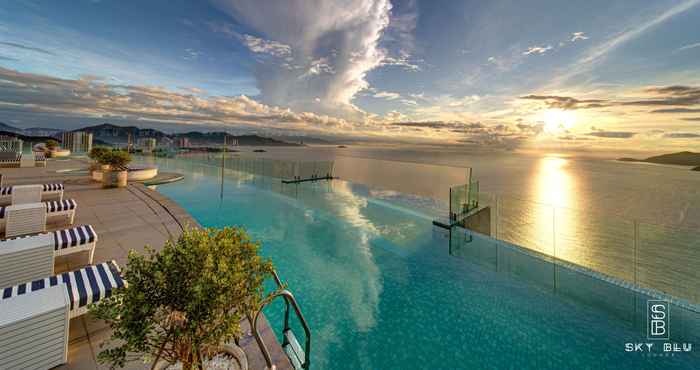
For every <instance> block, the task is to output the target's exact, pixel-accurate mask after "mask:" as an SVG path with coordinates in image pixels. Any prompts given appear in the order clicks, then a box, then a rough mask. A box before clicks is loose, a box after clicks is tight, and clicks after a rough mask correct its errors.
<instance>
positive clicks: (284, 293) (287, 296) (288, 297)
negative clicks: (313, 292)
mask: <svg viewBox="0 0 700 370" xmlns="http://www.w3.org/2000/svg"><path fill="white" fill-rule="evenodd" d="M272 277H273V278H274V279H275V283H276V284H277V287H278V288H282V287H283V286H284V285H283V284H282V281H281V280H280V278H279V276H278V275H277V272H276V271H275V270H272ZM278 297H283V298H284V302H285V312H284V329H283V333H286V332H287V331H288V330H291V328H290V327H289V305H290V303H291V305H292V308H294V313H295V314H296V315H297V317H298V318H299V321H300V322H301V326H302V327H303V329H304V334H305V335H306V341H305V345H304V363H303V364H301V367H302V369H309V363H310V354H311V329H309V325H308V324H307V322H306V319H305V318H304V315H303V314H302V313H301V309H300V308H299V304H298V303H297V301H296V299H295V298H294V295H293V294H292V292H290V291H289V290H287V289H282V290H281V291H279V292H277V293H275V294H273V295H272V296H271V297H270V299H269V300H268V301H267V302H265V303H264V304H263V305H262V306H261V307H260V309H259V310H258V311H257V312H256V313H255V317H254V318H253V320H252V323H251V326H252V331H253V335H254V336H255V341H256V342H257V343H258V346H259V347H260V351H261V352H262V354H263V357H264V358H265V362H266V363H267V368H268V369H270V370H274V369H276V366H275V365H274V364H273V363H272V357H271V356H270V351H269V350H268V349H267V346H266V345H265V342H263V340H262V337H261V336H260V333H259V332H258V318H259V317H260V314H261V313H262V310H263V309H264V308H265V306H267V305H268V304H270V302H272V301H273V300H275V299H276V298H278ZM248 321H249V322H250V321H251V319H250V316H248ZM284 341H285V342H286V341H287V337H286V336H285V339H284ZM282 345H283V346H284V345H285V343H283V344H282ZM290 360H291V359H290Z"/></svg>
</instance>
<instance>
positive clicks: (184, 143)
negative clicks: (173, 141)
mask: <svg viewBox="0 0 700 370" xmlns="http://www.w3.org/2000/svg"><path fill="white" fill-rule="evenodd" d="M177 147H178V148H189V147H190V139H188V138H186V137H181V138H179V139H177Z"/></svg>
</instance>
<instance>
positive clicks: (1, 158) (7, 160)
mask: <svg viewBox="0 0 700 370" xmlns="http://www.w3.org/2000/svg"><path fill="white" fill-rule="evenodd" d="M21 158H22V153H7V152H2V153H0V167H2V168H17V167H19V166H20V159H21Z"/></svg>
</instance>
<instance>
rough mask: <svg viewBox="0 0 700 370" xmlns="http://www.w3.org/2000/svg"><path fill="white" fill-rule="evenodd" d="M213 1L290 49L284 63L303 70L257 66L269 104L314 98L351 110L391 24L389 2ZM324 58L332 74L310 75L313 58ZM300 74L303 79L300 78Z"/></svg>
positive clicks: (301, 103)
mask: <svg viewBox="0 0 700 370" xmlns="http://www.w3.org/2000/svg"><path fill="white" fill-rule="evenodd" d="M215 3H216V4H217V6H218V7H219V8H220V9H221V10H223V11H224V12H226V13H227V14H229V15H230V16H231V17H232V18H234V19H235V20H236V21H237V22H239V23H242V24H245V25H247V26H248V27H250V28H251V29H253V30H255V32H257V33H258V34H260V35H262V36H264V37H265V38H268V39H272V40H277V42H280V43H283V44H284V45H289V46H290V48H291V50H293V53H292V59H293V60H291V61H288V63H289V64H288V65H296V66H301V68H300V71H301V72H299V71H297V70H296V69H290V68H285V67H283V66H282V65H270V64H261V65H258V66H257V70H256V73H255V74H256V78H257V81H258V85H259V86H258V87H259V89H260V91H261V95H262V99H263V101H265V102H267V103H270V104H277V105H281V104H290V105H292V106H293V107H295V108H309V104H314V102H315V98H317V97H318V98H320V99H319V100H320V101H321V102H323V103H324V104H326V105H328V107H327V108H329V109H330V107H337V106H341V107H345V108H347V111H348V112H352V111H353V109H352V108H353V107H350V106H351V103H352V99H353V98H354V96H355V94H357V93H358V92H359V91H360V90H362V89H365V88H366V87H367V86H368V83H367V81H366V75H367V73H368V72H369V71H371V70H372V69H374V68H376V67H378V66H380V65H381V63H382V60H383V59H384V57H385V56H386V55H385V52H384V50H383V49H382V48H381V47H380V46H379V42H380V38H381V36H382V34H383V32H384V31H385V30H386V28H387V26H388V25H389V17H390V10H391V3H390V2H389V0H352V1H344V2H338V1H331V0H322V1H305V0H289V1H284V2H260V1H258V0H241V1H230V0H217V1H215ZM322 58H325V59H324V60H325V64H326V65H327V66H328V68H327V69H326V70H327V71H330V70H332V71H334V73H318V74H316V73H313V72H314V71H316V70H318V71H319V72H320V71H321V69H319V68H316V69H314V61H319V60H322ZM316 67H319V65H318V64H317V65H316ZM310 71H311V72H312V73H309V72H310ZM303 75H305V78H299V77H300V76H303ZM313 108H315V109H316V110H323V108H324V107H317V106H313Z"/></svg>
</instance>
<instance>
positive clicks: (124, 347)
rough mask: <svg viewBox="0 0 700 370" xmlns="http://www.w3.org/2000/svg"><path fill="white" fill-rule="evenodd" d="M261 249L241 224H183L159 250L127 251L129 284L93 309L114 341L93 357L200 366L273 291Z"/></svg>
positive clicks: (120, 364) (238, 330)
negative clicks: (220, 226) (204, 226)
mask: <svg viewBox="0 0 700 370" xmlns="http://www.w3.org/2000/svg"><path fill="white" fill-rule="evenodd" d="M258 249H259V244H258V243H256V242H252V241H250V239H249V237H248V235H247V234H246V233H245V231H244V230H241V229H238V228H228V227H227V228H224V229H206V230H199V229H190V230H187V231H185V232H184V233H183V235H182V236H181V237H180V239H179V240H178V241H177V242H175V243H172V242H167V243H166V244H165V246H164V248H163V249H162V250H161V251H160V252H157V253H156V252H154V251H153V250H152V249H150V248H147V254H146V255H138V254H136V253H135V252H133V251H131V252H130V253H129V259H128V263H127V266H126V270H125V272H124V277H125V279H126V281H128V287H127V288H125V289H122V290H121V291H119V292H118V293H116V294H115V295H113V296H111V297H109V298H107V299H105V300H103V301H101V302H100V303H99V304H98V305H96V306H93V307H92V308H91V310H92V312H93V313H94V314H95V316H96V317H97V318H99V319H103V320H105V321H106V322H107V323H108V324H109V325H110V327H111V328H112V330H113V333H112V340H113V341H114V344H116V345H117V346H116V347H112V348H110V349H106V350H104V351H102V352H101V353H100V354H99V356H98V359H99V360H100V361H101V362H107V363H109V364H110V366H112V367H113V368H114V367H123V366H124V364H125V363H126V361H129V360H132V359H135V358H134V356H136V357H143V358H145V359H146V360H150V361H153V360H154V359H157V358H160V359H163V360H165V361H168V362H170V363H174V362H176V361H179V362H181V363H182V364H183V368H185V369H191V368H198V367H200V366H201V363H202V361H203V359H205V358H207V357H208V356H210V355H211V352H209V350H211V349H213V348H216V346H218V345H219V344H222V343H226V342H228V341H230V340H231V339H234V338H238V337H240V335H241V328H240V324H239V323H240V321H241V319H242V318H244V317H246V315H251V316H252V315H253V314H254V313H255V312H257V311H258V310H259V309H260V307H261V306H262V304H263V302H265V301H266V300H267V299H269V297H270V295H265V293H264V288H263V282H264V281H265V280H266V279H267V278H268V277H270V276H271V273H272V271H273V267H272V263H271V262H270V261H269V260H268V259H265V258H262V257H260V256H259V255H258ZM129 356H131V358H129Z"/></svg>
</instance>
